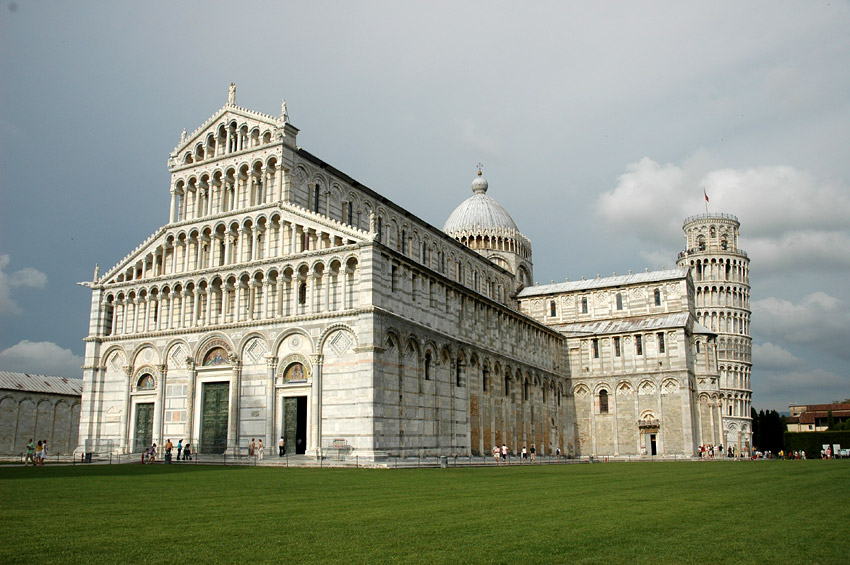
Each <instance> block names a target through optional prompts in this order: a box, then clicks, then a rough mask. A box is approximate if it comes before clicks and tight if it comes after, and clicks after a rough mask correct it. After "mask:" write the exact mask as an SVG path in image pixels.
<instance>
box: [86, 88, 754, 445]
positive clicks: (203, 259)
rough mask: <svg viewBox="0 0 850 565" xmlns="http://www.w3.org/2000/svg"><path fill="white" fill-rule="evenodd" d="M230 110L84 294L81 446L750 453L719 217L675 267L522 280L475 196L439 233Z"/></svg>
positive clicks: (744, 292) (484, 187) (194, 142)
mask: <svg viewBox="0 0 850 565" xmlns="http://www.w3.org/2000/svg"><path fill="white" fill-rule="evenodd" d="M298 131H299V130H298V128H296V127H295V126H293V125H292V124H291V123H290V120H289V116H288V114H287V110H286V104H285V103H284V104H283V105H282V108H281V113H280V115H279V116H272V115H268V114H265V113H261V112H257V111H254V110H249V109H246V108H244V107H241V106H239V105H237V103H236V87H235V85H231V87H230V91H229V94H228V100H227V103H226V104H225V105H224V106H223V107H222V108H221V109H220V110H218V111H217V112H216V113H215V114H213V115H212V117H210V118H209V119H208V120H207V121H206V122H205V123H204V124H202V125H201V126H200V127H199V128H197V129H196V130H195V131H194V132H192V133H190V134H187V132H186V131H185V130H184V132H183V134H182V136H181V138H180V143H179V144H178V145H177V147H176V148H175V149H174V151H173V152H172V153H171V155H170V158H169V161H168V167H169V170H170V173H171V186H170V212H169V217H168V222H167V223H166V224H165V225H163V226H162V227H160V228H159V229H157V230H156V231H155V232H154V233H153V234H152V235H151V236H150V237H148V238H147V239H146V240H145V241H143V242H142V243H141V244H140V245H139V246H138V247H137V248H136V249H134V250H133V251H131V252H130V253H129V254H128V255H127V256H126V257H125V258H124V259H122V260H121V261H119V262H118V264H117V265H115V266H114V267H112V268H111V269H109V270H108V271H106V272H105V273H100V272H99V270H98V269H96V270H95V275H94V278H93V280H92V281H90V282H86V283H81V284H84V285H85V286H87V287H89V288H90V289H91V292H92V303H91V315H90V324H89V335H88V337H87V338H86V339H85V342H86V353H85V365H84V367H83V371H84V392H83V398H82V406H81V415H80V432H79V438H80V443H81V445H80V448H79V449H80V450H85V451H93V450H98V451H110V452H113V453H136V452H139V451H141V450H142V449H143V448H145V447H147V446H149V445H150V444H152V443H157V444H158V445H162V444H163V443H164V442H165V441H166V438H172V439H174V440H175V441H176V439H177V438H183V441H184V444H185V443H191V444H192V445H193V447H194V449H195V450H196V451H197V452H199V453H202V454H203V453H206V454H221V453H228V454H235V453H245V450H246V447H247V446H248V444H249V443H250V442H251V441H252V438H257V439H262V440H263V441H264V443H265V444H266V445H277V442H278V438H285V440H286V446H287V451H288V452H289V453H297V454H306V455H309V456H314V457H320V456H322V455H323V454H326V453H327V452H328V451H329V450H345V452H346V453H348V454H350V455H352V456H353V455H356V456H358V457H359V458H360V459H361V460H381V459H382V458H386V457H387V456H420V455H421V456H437V455H464V456H465V455H486V454H488V453H490V452H491V450H492V448H493V447H494V446H501V445H502V444H506V445H507V446H508V448H509V449H511V450H512V451H513V452H515V453H516V452H518V451H519V450H521V449H522V447H524V446H525V447H528V448H529V449H530V448H531V447H532V446H534V447H535V448H536V451H537V453H541V454H549V453H556V452H558V450H560V453H562V454H564V455H566V456H569V457H603V456H611V457H641V456H647V457H650V456H660V457H670V458H673V457H694V456H696V455H697V454H698V452H699V449H700V446H701V445H715V446H720V445H723V446H724V450H726V449H728V448H732V449H733V450H734V452H735V453H738V454H745V453H746V452H748V450H749V449H750V439H751V429H752V428H751V426H752V422H751V420H750V417H749V414H750V400H751V389H750V380H749V377H750V367H751V362H750V349H751V340H750V337H749V314H750V312H749V282H748V281H749V272H748V268H749V259H748V257H747V255H746V253H744V252H743V251H741V250H740V249H739V248H738V229H739V223H738V220H737V219H736V218H735V217H734V216H730V215H727V214H708V213H706V214H702V215H699V216H695V217H692V218H689V219H687V220H686V221H685V224H684V231H685V236H686V246H685V250H684V251H682V252H681V253H680V255H679V258H678V268H676V269H673V270H662V271H655V272H643V273H631V272H629V273H628V274H625V275H619V276H617V275H615V276H612V277H605V278H599V277H597V278H596V279H592V280H580V281H566V282H562V283H553V284H549V285H535V284H533V283H532V281H533V280H534V278H533V274H534V273H533V261H532V245H531V241H530V239H529V238H528V237H527V236H526V235H524V234H523V233H522V232H521V231H520V229H519V227H518V226H517V225H516V223H515V222H514V221H513V219H512V218H511V215H510V214H509V213H508V211H507V210H505V208H504V207H502V206H501V205H500V204H499V203H498V202H497V201H496V200H495V199H494V198H493V197H492V196H490V195H489V194H488V189H489V185H488V183H487V180H485V179H484V177H483V176H482V175H481V172H480V171H479V172H478V175H477V176H476V177H475V178H474V180H473V181H472V194H471V196H469V198H467V199H466V200H465V201H464V202H462V203H460V204H459V205H458V206H457V208H456V209H455V210H454V211H452V212H451V214H449V216H448V219H447V220H446V222H445V224H444V225H443V227H442V229H440V228H438V227H435V226H433V225H431V224H429V223H428V222H426V221H424V220H422V219H420V218H418V217H417V216H416V215H414V214H413V213H412V212H410V211H408V210H405V209H404V208H402V207H400V206H398V205H396V204H395V203H393V202H391V201H390V200H388V199H387V198H386V197H384V196H381V195H380V194H379V193H377V192H375V191H373V190H372V189H370V188H368V187H366V186H365V185H363V184H361V183H360V182H358V181H357V180H355V179H353V178H351V177H349V176H348V175H346V174H345V173H344V172H342V171H340V170H338V169H336V168H334V167H333V166H332V165H330V164H328V163H326V162H324V161H322V160H321V159H320V158H319V157H317V156H315V155H313V154H312V153H310V152H309V151H307V150H305V149H303V148H301V147H299V146H298V145H297V143H296V137H297V135H298Z"/></svg>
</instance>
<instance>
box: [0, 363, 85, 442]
mask: <svg viewBox="0 0 850 565" xmlns="http://www.w3.org/2000/svg"><path fill="white" fill-rule="evenodd" d="M82 394H83V381H82V379H66V378H64V377H47V376H44V375H34V374H31V373H13V372H9V371H0V455H13V454H18V453H23V452H24V451H26V448H27V443H29V441H30V439H32V440H33V441H34V442H38V441H39V440H45V439H46V440H47V445H48V457H49V456H50V455H60V454H70V453H73V451H74V448H75V447H77V434H78V432H79V429H80V399H81V397H82Z"/></svg>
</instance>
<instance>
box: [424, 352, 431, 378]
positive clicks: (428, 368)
mask: <svg viewBox="0 0 850 565" xmlns="http://www.w3.org/2000/svg"><path fill="white" fill-rule="evenodd" d="M425 380H426V381H430V380H431V352H430V351H428V352H426V353H425Z"/></svg>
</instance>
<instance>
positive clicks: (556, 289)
mask: <svg viewBox="0 0 850 565" xmlns="http://www.w3.org/2000/svg"><path fill="white" fill-rule="evenodd" d="M687 276H688V269H665V270H663V271H649V272H646V273H635V274H631V275H618V276H616V277H600V278H598V279H590V280H585V281H567V282H561V283H554V284H540V285H534V286H527V287H525V288H524V289H522V290H521V291H520V292H519V294H518V295H517V298H528V297H530V296H538V295H543V294H559V293H562V292H574V291H577V290H591V289H595V288H607V287H610V286H627V285H632V284H642V283H653V282H663V281H672V280H677V279H684V278H686V277H687Z"/></svg>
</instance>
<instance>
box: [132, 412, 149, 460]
mask: <svg viewBox="0 0 850 565" xmlns="http://www.w3.org/2000/svg"><path fill="white" fill-rule="evenodd" d="M152 443H153V402H149V403H147V402H146V403H145V404H136V438H135V440H134V441H133V451H135V452H139V451H144V450H145V449H147V448H149V447H150V446H151V444H152Z"/></svg>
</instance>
